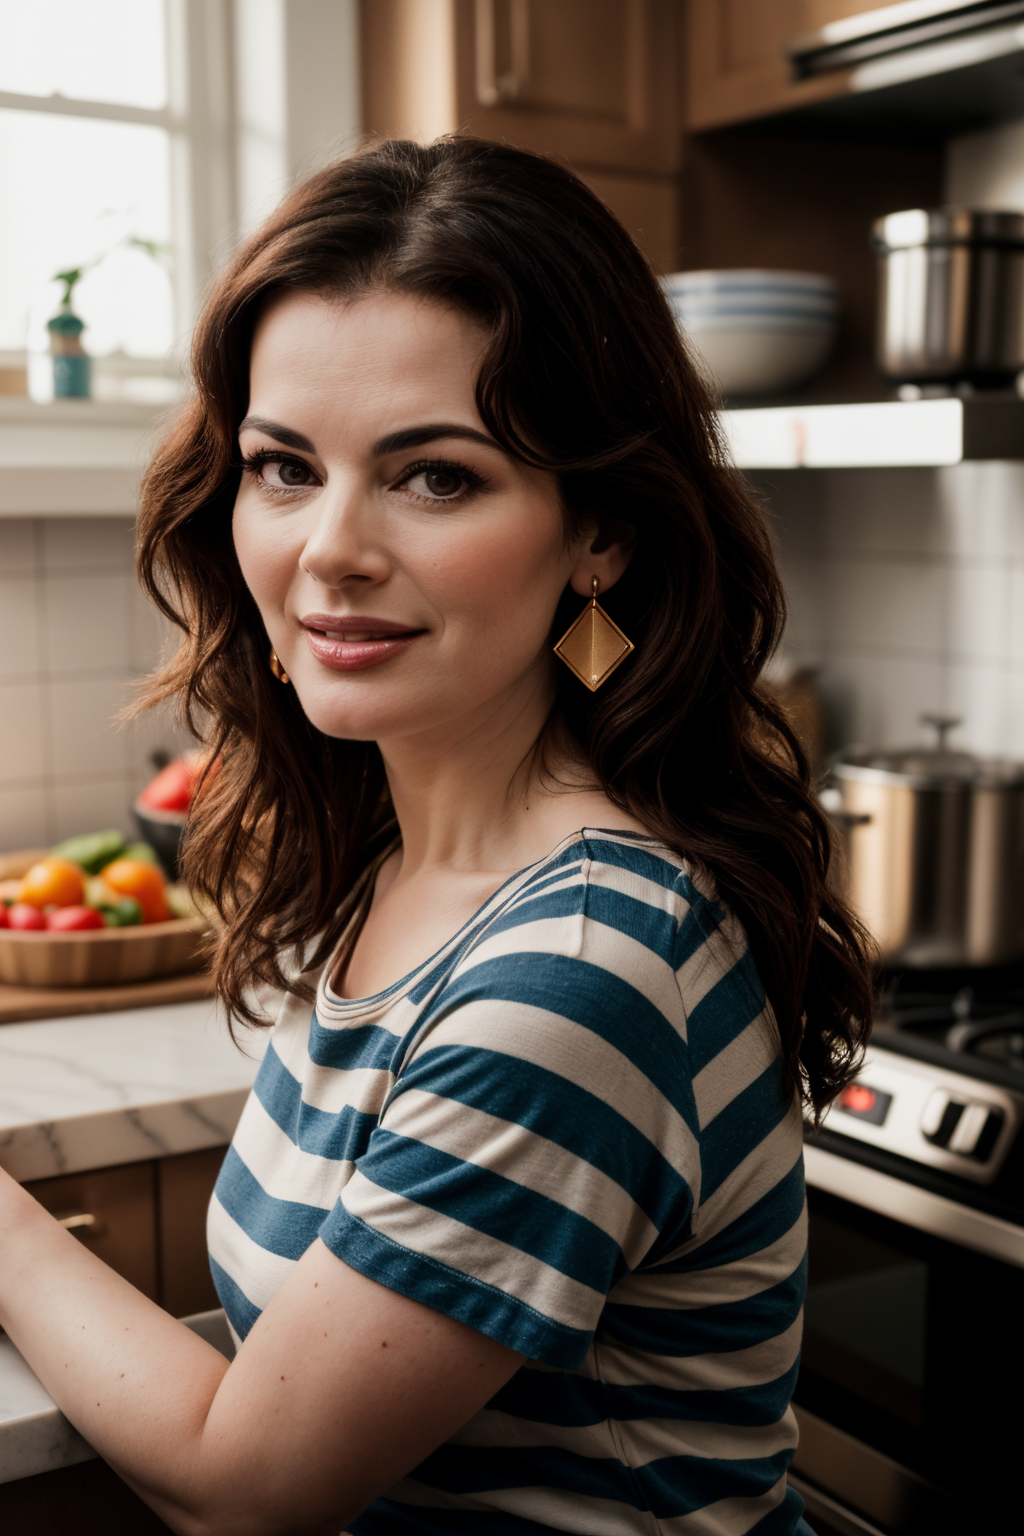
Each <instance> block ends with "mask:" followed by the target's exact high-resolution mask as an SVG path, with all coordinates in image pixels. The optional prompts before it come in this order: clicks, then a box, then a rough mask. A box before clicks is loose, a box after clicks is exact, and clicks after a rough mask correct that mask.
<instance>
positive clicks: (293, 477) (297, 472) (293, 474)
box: [260, 459, 316, 490]
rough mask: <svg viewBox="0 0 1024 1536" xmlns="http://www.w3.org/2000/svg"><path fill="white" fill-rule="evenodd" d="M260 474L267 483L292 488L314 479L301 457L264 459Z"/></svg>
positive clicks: (307, 483)
mask: <svg viewBox="0 0 1024 1536" xmlns="http://www.w3.org/2000/svg"><path fill="white" fill-rule="evenodd" d="M260 474H261V476H262V478H263V479H264V480H265V481H266V482H267V484H268V485H276V486H281V487H282V488H284V489H286V490H294V489H296V488H297V487H299V486H304V485H312V484H313V483H314V481H315V479H316V476H315V475H314V474H313V471H312V470H311V469H310V467H309V465H308V464H304V463H303V462H302V460H301V459H264V461H263V463H262V464H261V465H260Z"/></svg>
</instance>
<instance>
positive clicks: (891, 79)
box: [785, 0, 1024, 133]
mask: <svg viewBox="0 0 1024 1536" xmlns="http://www.w3.org/2000/svg"><path fill="white" fill-rule="evenodd" d="M785 52H786V54H787V56H788V58H789V61H790V65H791V68H792V72H793V76H794V79H797V80H806V79H811V78H814V77H818V78H820V77H823V76H824V77H827V76H829V75H836V76H838V75H842V76H843V77H844V78H843V90H842V93H841V94H839V95H837V96H836V97H834V98H831V99H830V100H828V101H824V102H816V103H814V104H813V105H810V106H808V107H806V108H802V109H799V111H798V112H796V113H793V114H787V115H792V116H794V117H795V116H800V117H817V118H822V117H823V118H832V119H837V120H843V119H854V120H860V121H863V120H864V118H865V117H869V116H870V117H874V118H878V117H881V118H882V119H888V120H889V121H891V122H892V123H902V124H904V125H906V126H908V127H917V128H920V129H924V130H936V131H940V132H943V133H948V132H951V131H955V130H957V129H963V128H968V127H976V126H983V125H986V124H989V123H995V122H1001V121H1005V120H1007V119H1009V118H1014V117H1019V116H1024V0H974V3H969V4H964V3H962V0H902V3H901V4H898V5H887V6H883V7H882V8H881V9H878V10H871V11H865V12H862V13H861V14H860V15H858V16H850V17H846V18H845V19H843V20H841V21H834V22H830V23H829V24H828V25H827V26H824V27H821V28H820V29H819V30H818V31H816V32H811V33H807V34H805V35H804V36H801V37H797V38H794V39H793V40H792V41H791V42H790V43H788V44H787V45H786V49H785Z"/></svg>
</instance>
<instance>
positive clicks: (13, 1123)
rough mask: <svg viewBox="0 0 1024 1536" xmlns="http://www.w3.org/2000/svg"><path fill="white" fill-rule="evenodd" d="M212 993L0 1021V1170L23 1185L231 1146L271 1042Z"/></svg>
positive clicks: (263, 1033)
mask: <svg viewBox="0 0 1024 1536" xmlns="http://www.w3.org/2000/svg"><path fill="white" fill-rule="evenodd" d="M239 1038H240V1041H241V1045H242V1049H241V1050H239V1048H238V1047H237V1046H236V1045H234V1044H233V1043H232V1040H231V1037H230V1036H229V1034H228V1032H227V1028H226V1026H225V1024H224V1022H223V1019H222V1017H221V1016H220V1015H219V1014H218V1011H217V1007H216V1004H215V1003H214V1002H213V1001H212V1000H211V999H203V1000H202V1001H200V1002H194V1003H171V1004H168V1005H166V1006H165V1007H160V1008H138V1009H126V1010H125V1011H124V1012H123V1013H106V1014H83V1015H80V1016H78V1017H75V1018H67V1019H40V1020H37V1021H35V1022H33V1023H30V1024H7V1025H5V1026H4V1027H3V1029H0V1166H2V1167H4V1168H5V1169H6V1170H7V1172H8V1173H10V1174H12V1175H13V1176H14V1177H15V1178H16V1179H20V1180H21V1182H22V1183H25V1182H27V1181H28V1180H29V1179H45V1178H50V1177H52V1176H54V1175H56V1174H60V1173H80V1172H82V1171H83V1170H85V1169H89V1168H107V1167H111V1166H113V1165H114V1164H117V1163H136V1162H141V1161H143V1160H144V1159H146V1158H150V1157H165V1156H171V1155H173V1154H174V1153H176V1152H194V1151H197V1150H198V1149H199V1148H200V1147H217V1146H223V1145H224V1144H225V1143H226V1142H228V1141H229V1140H230V1139H231V1135H232V1132H233V1131H234V1128H235V1125H236V1124H237V1122H238V1117H239V1115H240V1114H241V1112H242V1105H243V1104H244V1103H245V1099H246V1096H247V1094H248V1092H249V1089H250V1087H251V1086H252V1081H253V1078H254V1077H255V1075H256V1068H257V1066H258V1065H259V1060H260V1057H261V1056H262V1054H263V1050H264V1048H265V1045H266V1034H265V1032H263V1031H244V1032H241V1033H240V1036H239Z"/></svg>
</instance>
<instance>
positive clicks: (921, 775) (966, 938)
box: [832, 715, 1024, 966]
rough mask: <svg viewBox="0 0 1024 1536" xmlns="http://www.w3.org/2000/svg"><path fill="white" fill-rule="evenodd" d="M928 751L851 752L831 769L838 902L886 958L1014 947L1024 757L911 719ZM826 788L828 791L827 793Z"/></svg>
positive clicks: (1010, 951) (975, 955)
mask: <svg viewBox="0 0 1024 1536" xmlns="http://www.w3.org/2000/svg"><path fill="white" fill-rule="evenodd" d="M922 718H923V719H924V721H925V722H926V723H928V724H931V725H934V726H935V727H936V728H937V729H938V732H939V744H938V747H937V748H935V749H934V750H931V751H929V750H927V749H924V748H919V747H909V748H906V749H902V750H897V751H873V750H870V749H867V748H854V749H852V750H851V751H850V752H848V753H845V754H844V755H843V757H842V758H841V760H840V761H839V762H837V763H836V764H835V765H834V766H833V769H832V777H833V781H834V788H833V790H832V795H833V798H834V800H835V801H836V803H835V805H834V807H833V814H834V815H835V819H836V820H837V822H838V823H839V825H840V827H841V828H842V830H843V841H844V844H845V883H846V893H847V895H848V897H849V900H850V902H851V904H852V906H853V907H854V910H855V911H857V912H858V913H859V914H860V916H861V917H862V918H863V920H864V922H865V923H866V924H867V926H868V928H869V929H870V931H871V933H872V934H873V935H874V937H875V940H876V942H877V943H878V946H879V949H880V951H881V956H882V959H883V961H884V962H885V963H887V964H901V965H910V966H932V965H934V966H944V965H991V964H995V963H998V962H1001V961H1006V960H1013V959H1016V958H1018V957H1020V956H1021V955H1024V763H1015V762H1008V761H1006V760H1004V759H1001V758H983V757H975V756H974V755H973V754H972V753H970V752H956V751H951V750H950V749H949V748H948V747H947V746H946V740H945V738H946V734H947V732H948V731H950V730H951V729H953V728H954V727H955V726H957V725H959V724H960V721H959V720H956V719H953V718H951V717H947V716H935V715H928V716H924V717H922ZM837 792H838V793H837Z"/></svg>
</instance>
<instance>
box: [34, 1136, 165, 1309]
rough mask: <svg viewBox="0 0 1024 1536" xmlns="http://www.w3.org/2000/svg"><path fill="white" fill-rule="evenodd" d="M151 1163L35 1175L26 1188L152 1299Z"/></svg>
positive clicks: (154, 1292) (154, 1294) (154, 1272)
mask: <svg viewBox="0 0 1024 1536" xmlns="http://www.w3.org/2000/svg"><path fill="white" fill-rule="evenodd" d="M153 1178H154V1176H153V1164H152V1163H129V1164H127V1165H126V1166H125V1167H123V1168H101V1169H100V1170H99V1171H98V1172H91V1173H73V1174H66V1175H64V1176H62V1177H61V1178H56V1179H39V1180H36V1181H35V1182H34V1183H30V1184H26V1186H25V1188H26V1189H27V1190H29V1192H30V1193H31V1194H33V1195H34V1196H35V1198H36V1199H37V1200H38V1201H39V1203H40V1205H42V1206H45V1208H46V1209H47V1210H48V1211H49V1212H50V1213H51V1214H52V1215H54V1216H57V1217H58V1218H59V1219H60V1220H61V1221H63V1222H64V1223H65V1225H66V1226H67V1227H68V1230H69V1231H71V1232H73V1233H74V1234H75V1236H76V1237H77V1238H78V1239H79V1240H80V1241H81V1242H83V1243H84V1244H85V1245H86V1247H87V1248H89V1249H90V1250H91V1251H92V1252H93V1253H95V1254H96V1255H97V1257H98V1258H101V1259H102V1260H103V1261H104V1263H106V1264H109V1265H110V1267H111V1269H116V1270H117V1272H118V1274H119V1275H123V1276H124V1278H125V1279H126V1280H130V1281H131V1283H132V1285H134V1286H136V1287H137V1289H138V1290H140V1291H142V1292H143V1293H144V1294H145V1295H146V1296H149V1297H151V1298H152V1299H153V1300H154V1301H155V1300H157V1267H156V1217H155V1210H154V1199H153Z"/></svg>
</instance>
